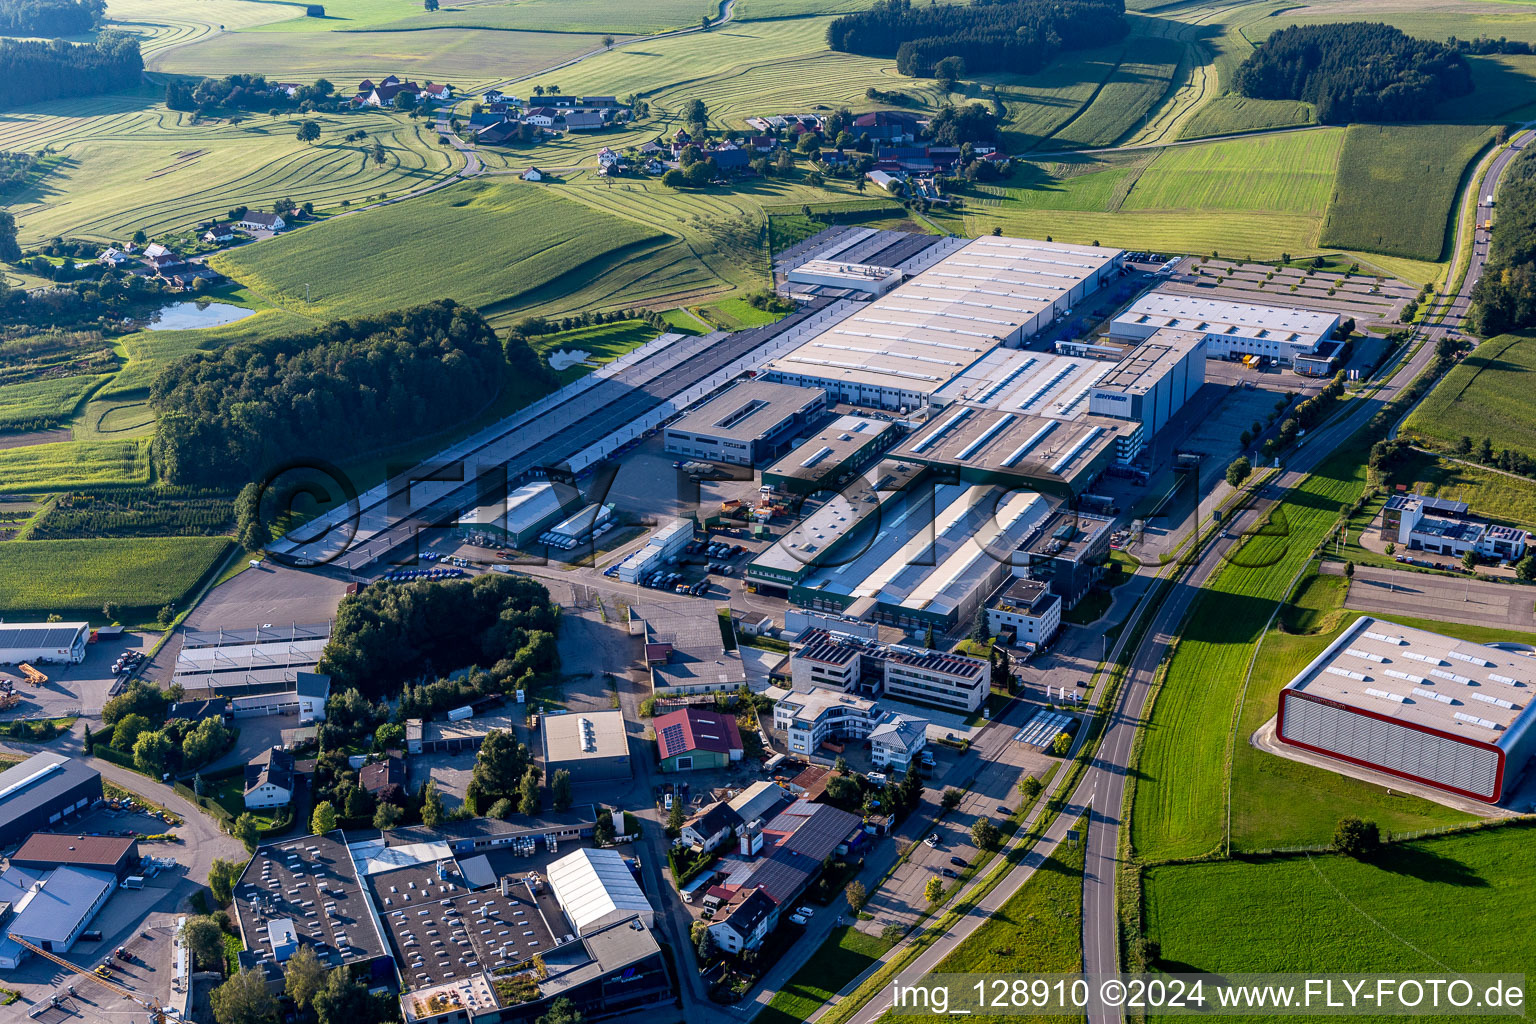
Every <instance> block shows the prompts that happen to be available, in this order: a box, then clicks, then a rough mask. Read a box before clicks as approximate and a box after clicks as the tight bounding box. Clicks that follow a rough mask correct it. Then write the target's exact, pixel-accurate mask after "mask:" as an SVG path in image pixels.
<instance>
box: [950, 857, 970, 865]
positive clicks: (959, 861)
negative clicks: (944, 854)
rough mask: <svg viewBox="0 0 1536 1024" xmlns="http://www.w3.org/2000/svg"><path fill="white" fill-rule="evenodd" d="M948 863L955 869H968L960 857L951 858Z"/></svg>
mask: <svg viewBox="0 0 1536 1024" xmlns="http://www.w3.org/2000/svg"><path fill="white" fill-rule="evenodd" d="M949 862H950V863H951V864H953V865H954V866H955V867H957V868H968V867H970V865H969V864H967V863H966V862H965V861H964V859H962V858H960V857H951V858H949Z"/></svg>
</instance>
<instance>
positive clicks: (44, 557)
mask: <svg viewBox="0 0 1536 1024" xmlns="http://www.w3.org/2000/svg"><path fill="white" fill-rule="evenodd" d="M233 547H234V542H233V541H231V540H229V539H228V538H227V537H141V538H136V539H132V540H122V539H118V540H38V541H11V542H7V543H3V544H0V614H3V615H5V616H7V617H8V618H17V617H26V616H36V617H38V618H41V617H42V616H44V615H51V614H55V613H57V614H60V615H63V616H64V617H65V618H66V619H67V618H73V617H79V618H83V619H90V620H92V621H94V622H100V621H102V620H103V617H102V613H101V606H102V605H103V604H104V603H106V602H108V601H111V602H113V603H115V604H117V605H119V606H120V607H121V609H122V610H121V618H122V621H124V622H127V623H136V622H150V621H153V620H154V618H155V613H156V612H157V611H158V610H159V609H160V607H161V606H163V605H165V604H168V603H171V602H178V603H179V602H180V601H181V600H182V599H183V598H184V597H186V595H187V594H188V593H189V592H190V591H192V590H193V589H194V588H195V587H196V586H197V584H198V583H199V582H200V581H202V580H203V579H204V578H206V577H207V576H208V575H209V574H210V573H212V572H213V571H214V570H215V569H217V568H218V566H219V565H220V564H221V563H222V562H223V560H224V558H225V557H226V556H227V555H228V553H229V551H230V549H231V548H233Z"/></svg>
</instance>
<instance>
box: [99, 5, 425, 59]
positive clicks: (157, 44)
mask: <svg viewBox="0 0 1536 1024" xmlns="http://www.w3.org/2000/svg"><path fill="white" fill-rule="evenodd" d="M342 2H343V3H347V2H348V0H342ZM399 2H400V3H404V2H405V0H399ZM303 13H304V8H303V7H301V6H298V5H294V4H286V3H269V2H265V0H198V2H197V3H195V4H184V5H178V6H176V7H174V8H172V7H169V6H167V5H166V4H164V3H160V2H157V0H111V2H110V3H109V4H107V20H108V25H107V27H108V28H115V29H119V30H121V31H124V32H132V33H134V34H135V35H137V36H139V37H140V39H141V40H142V41H141V42H140V44H139V48H140V50H141V52H143V54H144V56H145V57H146V58H148V57H150V56H152V55H154V54H155V53H158V52H159V51H161V50H165V49H169V48H171V47H175V46H185V45H187V44H188V43H193V42H196V41H198V40H199V39H203V38H206V37H208V36H210V35H214V34H215V33H217V32H219V31H220V30H221V29H223V30H226V31H230V32H234V31H237V30H239V29H245V28H254V27H256V26H257V25H262V24H265V23H267V22H273V21H283V20H285V19H289V18H295V17H298V16H300V15H302V14H303Z"/></svg>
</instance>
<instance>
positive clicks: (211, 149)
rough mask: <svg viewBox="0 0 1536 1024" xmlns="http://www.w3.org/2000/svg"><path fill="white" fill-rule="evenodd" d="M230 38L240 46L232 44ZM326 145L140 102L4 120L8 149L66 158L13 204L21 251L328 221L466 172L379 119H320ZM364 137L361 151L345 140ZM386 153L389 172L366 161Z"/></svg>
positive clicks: (258, 124) (417, 132) (288, 122)
mask: <svg viewBox="0 0 1536 1024" xmlns="http://www.w3.org/2000/svg"><path fill="white" fill-rule="evenodd" d="M228 38H234V36H233V35H232V36H229V37H228ZM312 117H313V119H314V120H316V121H318V122H319V123H320V126H321V137H320V141H319V142H318V143H316V144H314V145H306V144H305V143H302V142H300V141H299V140H298V139H297V138H295V132H296V131H297V130H298V124H299V122H300V120H301V118H300V117H299V116H297V115H294V116H286V115H285V116H281V117H276V118H273V117H268V116H267V115H266V114H255V115H251V116H249V117H246V118H245V119H243V120H242V121H241V122H240V123H238V124H231V123H230V122H228V121H222V120H213V121H199V122H197V123H196V124H194V123H192V120H191V115H188V114H184V113H178V112H176V111H168V110H166V109H164V108H163V107H149V106H148V105H147V104H146V102H145V101H144V100H143V99H141V98H138V97H129V96H98V97H91V98H88V99H84V100H68V101H57V102H52V103H46V104H39V105H37V106H33V107H29V108H26V109H24V110H20V111H15V112H12V113H10V114H8V115H7V116H6V117H5V119H4V120H3V121H0V149H6V150H37V149H41V148H43V147H50V148H52V149H54V150H55V151H57V152H58V153H59V154H60V157H61V159H60V162H59V164H58V166H57V167H56V168H55V170H54V171H53V172H52V173H51V174H49V175H47V176H46V177H44V178H42V179H41V180H39V181H38V182H37V183H35V184H34V185H32V186H31V187H29V188H26V189H23V190H21V191H19V192H17V193H15V194H14V195H12V196H11V197H9V209H10V210H11V211H12V212H13V213H14V214H15V216H16V219H17V222H18V225H19V229H20V240H21V242H22V244H23V245H26V244H30V243H35V242H37V241H40V240H43V239H47V238H52V237H54V236H57V235H67V236H69V237H71V238H87V239H93V240H97V241H119V242H121V241H125V240H126V239H127V238H128V236H129V235H131V234H133V232H134V231H136V230H143V231H145V232H146V233H147V234H149V235H151V236H154V235H157V234H162V233H166V232H172V231H179V230H183V229H186V228H189V227H193V226H195V225H196V224H197V223H198V222H200V221H202V220H206V219H210V218H213V217H219V216H222V215H223V214H224V213H225V212H226V211H227V210H229V209H231V208H232V207H235V206H239V205H245V206H249V207H251V208H253V209H261V208H270V206H271V204H272V203H273V202H275V201H276V200H278V199H282V198H292V199H293V200H295V201H296V202H301V203H302V202H305V201H309V202H313V203H314V204H315V206H316V207H317V208H319V209H321V210H325V209H332V208H336V207H339V206H340V205H341V203H343V202H346V201H349V202H351V203H353V204H356V203H359V202H361V201H363V200H365V199H368V198H370V197H374V196H379V195H386V194H387V195H398V194H400V193H401V192H405V191H408V190H410V189H413V188H419V187H421V186H422V185H426V184H430V183H432V182H433V181H436V180H438V179H440V178H442V177H444V176H446V175H447V174H448V173H449V172H450V171H451V170H453V169H455V168H456V167H458V166H462V163H463V160H462V159H461V158H459V157H457V156H450V155H449V153H450V152H451V150H447V149H446V147H443V146H439V145H437V144H436V143H435V140H434V138H433V137H429V136H435V134H436V133H435V132H432V131H431V129H430V127H429V126H428V125H427V124H426V123H425V122H413V121H411V120H409V119H408V118H405V117H400V116H396V115H393V114H388V113H384V112H380V111H358V112H354V113H348V114H344V115H340V114H315V115H312ZM359 130H360V131H364V132H366V133H367V136H368V137H367V138H366V139H365V140H364V141H363V142H361V143H346V142H343V141H342V138H341V137H342V136H343V135H346V134H349V133H351V132H354V131H359ZM375 141H378V142H381V143H383V145H384V148H385V150H386V155H385V160H384V163H383V164H382V165H379V164H376V163H374V161H373V160H372V159H371V158H370V157H369V156H368V155H367V153H366V152H365V150H367V149H370V148H371V147H372V145H373V143H374V142H375Z"/></svg>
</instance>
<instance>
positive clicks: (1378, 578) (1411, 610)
mask: <svg viewBox="0 0 1536 1024" xmlns="http://www.w3.org/2000/svg"><path fill="white" fill-rule="evenodd" d="M1415 554H1418V552H1415ZM1344 607H1346V608H1349V609H1351V610H1355V611H1362V612H1385V613H1387V614H1392V615H1408V616H1415V617H1418V618H1424V619H1438V620H1441V621H1448V622H1465V623H1469V624H1471V625H1476V626H1495V627H1497V626H1508V627H1509V628H1510V629H1517V630H1522V631H1524V632H1532V631H1536V590H1533V589H1532V588H1530V587H1526V586H1520V585H1517V584H1513V583H1492V582H1489V581H1487V580H1477V579H1473V578H1472V577H1470V576H1468V577H1465V578H1463V579H1456V578H1454V577H1451V576H1434V575H1431V574H1430V573H1423V572H1401V571H1398V570H1395V569H1380V568H1377V567H1375V566H1370V565H1357V566H1355V576H1354V579H1352V580H1350V584H1349V596H1348V597H1346V598H1345V600H1344Z"/></svg>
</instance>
